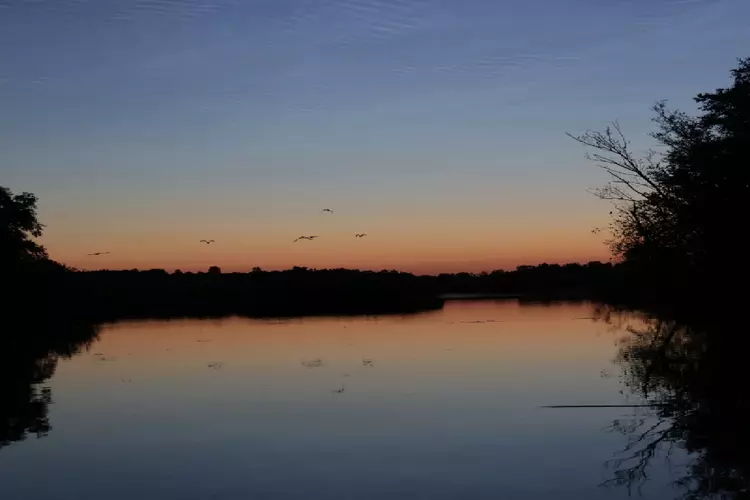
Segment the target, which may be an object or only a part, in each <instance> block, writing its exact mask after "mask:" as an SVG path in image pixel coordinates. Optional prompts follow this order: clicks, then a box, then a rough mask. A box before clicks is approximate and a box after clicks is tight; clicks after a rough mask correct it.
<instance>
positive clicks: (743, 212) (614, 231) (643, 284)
mask: <svg viewBox="0 0 750 500" xmlns="http://www.w3.org/2000/svg"><path fill="white" fill-rule="evenodd" d="M694 100H695V102H696V104H697V108H698V113H697V114H696V115H695V116H691V115H689V114H687V113H685V112H682V111H678V110H671V109H669V108H667V106H666V104H665V102H664V101H662V102H659V103H657V104H656V105H655V106H654V112H655V117H654V119H653V121H654V122H655V123H656V125H657V129H656V131H655V132H654V133H653V134H651V137H652V138H653V139H654V140H655V141H656V143H657V145H658V147H659V149H658V150H652V151H650V152H648V153H647V154H645V155H643V156H638V155H636V154H635V153H634V152H633V151H632V149H631V147H630V142H629V141H628V140H627V139H626V138H625V135H624V134H623V132H622V131H621V129H620V127H619V125H618V124H617V123H615V124H614V125H613V126H612V127H609V128H607V129H605V130H604V131H603V132H596V131H589V132H586V133H584V134H582V135H579V136H574V138H575V139H576V140H577V141H578V142H580V143H582V144H584V145H585V146H587V147H588V148H589V150H590V153H589V154H588V155H587V157H588V158H589V159H590V160H593V161H594V162H595V163H596V164H597V165H598V166H599V167H601V168H602V169H603V170H604V171H605V172H606V173H607V174H608V175H609V177H610V182H609V183H608V184H607V185H605V186H604V187H603V188H602V189H600V190H598V191H597V194H598V195H599V197H600V198H602V199H604V200H608V201H610V202H611V203H612V205H613V206H612V212H610V213H611V214H612V222H611V224H610V227H609V234H610V236H611V238H610V241H609V242H610V245H611V248H612V251H613V253H614V255H615V256H617V257H619V258H621V259H622V260H624V261H625V262H628V263H629V264H630V265H631V270H632V273H633V275H634V276H636V277H637V280H638V282H639V285H640V286H639V291H638V294H637V295H638V296H640V297H642V296H648V297H649V298H650V299H651V300H658V301H661V302H663V303H665V304H666V305H670V306H674V305H675V304H677V303H680V304H682V305H683V306H684V307H685V308H691V307H694V306H700V307H707V306H709V305H710V306H711V307H713V308H715V309H717V310H720V309H721V308H722V306H723V305H724V304H725V303H726V302H727V301H730V300H733V301H735V304H736V305H739V304H740V303H742V302H744V298H745V295H746V294H742V293H738V292H737V290H740V289H742V288H744V287H745V285H746V283H747V281H748V278H750V267H748V266H747V265H746V264H745V263H744V262H745V260H746V256H747V250H746V244H745V243H744V238H743V235H744V232H745V231H744V229H745V228H746V227H747V221H748V218H749V217H750V205H749V204H748V203H747V200H748V199H749V198H750V168H748V165H750V58H746V59H740V60H739V64H738V66H737V67H736V68H735V69H733V70H732V71H731V85H729V86H728V87H726V88H719V89H716V90H715V91H713V92H707V93H700V94H698V95H697V96H696V97H695V98H694Z"/></svg>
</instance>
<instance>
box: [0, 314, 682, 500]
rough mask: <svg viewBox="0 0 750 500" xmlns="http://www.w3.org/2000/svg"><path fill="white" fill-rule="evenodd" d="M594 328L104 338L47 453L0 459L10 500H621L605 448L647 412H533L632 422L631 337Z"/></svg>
mask: <svg viewBox="0 0 750 500" xmlns="http://www.w3.org/2000/svg"><path fill="white" fill-rule="evenodd" d="M593 310H594V306H593V305H591V304H585V303H560V304H552V305H542V304H539V305H534V304H531V305H520V304H519V303H518V302H516V301H513V300H484V301H448V302H446V305H445V308H444V309H442V310H439V311H432V312H427V313H422V314H415V315H409V316H392V317H391V316H378V317H346V318H303V319H292V320H251V319H245V318H227V319H221V320H172V321H128V322H121V323H117V324H111V325H105V326H104V327H103V328H102V329H101V333H100V337H99V340H97V341H96V342H94V343H93V344H92V345H91V346H90V348H88V349H87V350H84V351H82V352H81V353H80V354H78V355H76V356H73V357H72V358H71V359H65V360H63V359H61V360H59V362H58V365H57V369H56V370H55V373H54V375H53V376H52V377H51V378H49V379H48V380H46V381H44V382H42V385H43V386H44V387H46V388H49V391H50V397H51V401H52V402H51V404H50V405H49V422H50V425H51V429H50V430H49V432H48V433H47V435H46V436H44V437H42V438H40V439H36V437H35V436H33V435H31V436H29V437H28V438H27V439H25V440H23V441H17V442H13V443H12V444H9V445H8V446H5V447H3V448H1V449H0V485H2V489H0V491H2V498H3V499H9V500H10V499H13V500H15V499H29V500H35V499H45V500H47V499H61V498H71V499H79V500H82V499H103V498H107V499H128V500H130V499H136V498H138V499H151V498H153V499H193V498H195V499H250V498H253V499H265V498H268V499H317V498H320V499H386V498H399V499H401V498H403V499H490V498H492V499H505V498H509V499H541V498H554V499H558V498H570V499H584V500H585V499H595V498H597V499H598V498H626V497H627V496H628V491H627V489H625V488H607V487H601V486H599V484H600V483H602V482H603V481H605V480H607V479H609V478H611V477H612V475H613V470H612V469H611V468H606V467H605V462H606V461H607V460H610V459H612V458H613V457H614V456H615V455H616V453H617V452H619V451H621V450H622V449H623V448H624V447H625V446H626V445H627V439H626V437H625V436H623V435H622V434H619V433H617V432H612V431H608V430H607V428H608V427H610V426H611V425H612V423H613V421H615V420H620V421H629V420H632V419H633V418H636V419H637V418H644V419H648V417H647V416H646V415H645V411H644V410H643V409H640V408H583V409H551V408H541V406H544V405H559V404H562V405H575V404H626V403H638V402H639V401H637V400H636V399H635V398H633V397H632V396H631V397H629V396H628V392H627V390H625V389H624V386H623V385H622V381H621V379H620V373H621V370H622V368H621V367H620V366H619V365H617V364H615V363H614V362H613V360H614V358H615V356H616V353H617V349H618V341H620V340H621V339H622V338H623V337H625V336H627V335H628V334H627V332H625V331H624V330H623V329H622V327H613V326H612V325H610V324H607V323H604V322H602V321H595V320H593V319H592V315H593V314H594V313H593ZM684 462H685V457H684V455H682V456H680V455H679V453H676V454H675V455H673V457H672V461H671V464H668V463H666V462H664V461H658V460H657V461H656V462H654V464H653V466H652V468H651V469H650V471H649V481H648V482H647V483H646V485H645V486H644V487H643V489H642V492H641V495H642V498H654V499H657V498H658V499H665V498H673V497H675V496H676V494H675V491H674V488H673V487H672V486H671V485H670V482H671V481H672V479H673V475H674V474H675V473H676V472H680V470H682V469H681V468H680V467H681V464H684ZM683 468H684V467H683ZM634 494H636V493H635V492H634Z"/></svg>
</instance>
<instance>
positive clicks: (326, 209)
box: [321, 208, 333, 213]
mask: <svg viewBox="0 0 750 500" xmlns="http://www.w3.org/2000/svg"><path fill="white" fill-rule="evenodd" d="M321 212H329V213H333V210H331V209H330V208H324V209H323V210H321Z"/></svg>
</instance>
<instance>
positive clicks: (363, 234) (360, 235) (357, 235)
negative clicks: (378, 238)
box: [354, 233, 367, 238]
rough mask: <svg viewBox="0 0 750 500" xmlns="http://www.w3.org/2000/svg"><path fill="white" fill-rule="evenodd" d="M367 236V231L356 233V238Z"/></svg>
mask: <svg viewBox="0 0 750 500" xmlns="http://www.w3.org/2000/svg"><path fill="white" fill-rule="evenodd" d="M365 236H367V233H357V234H355V235H354V237H355V238H364V237H365Z"/></svg>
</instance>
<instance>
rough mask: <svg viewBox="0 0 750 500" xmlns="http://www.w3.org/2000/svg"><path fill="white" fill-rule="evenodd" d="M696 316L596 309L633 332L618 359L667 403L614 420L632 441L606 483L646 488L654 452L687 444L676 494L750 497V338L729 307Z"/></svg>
mask: <svg viewBox="0 0 750 500" xmlns="http://www.w3.org/2000/svg"><path fill="white" fill-rule="evenodd" d="M694 316H695V315H691V317H690V318H689V319H688V318H686V317H685V316H678V315H672V316H671V317H669V318H665V317H663V316H656V315H647V314H643V313H634V312H629V311H626V310H617V309H614V308H611V307H600V308H598V309H597V311H596V317H597V318H598V319H599V320H602V321H605V322H607V323H610V324H613V325H615V326H618V327H623V328H625V329H626V330H628V332H629V335H628V336H627V337H626V338H624V339H623V340H622V341H621V345H620V347H619V350H618V354H617V359H616V361H617V363H618V364H620V366H621V367H622V370H623V382H624V384H625V386H626V387H627V389H628V391H629V392H630V394H632V395H634V396H636V397H638V398H642V399H644V400H646V401H649V402H653V403H654V404H655V405H656V404H658V405H660V406H654V407H653V408H652V409H651V410H648V411H647V412H645V414H644V415H643V418H634V419H631V420H627V421H615V422H614V423H613V425H612V430H613V431H616V432H620V433H622V434H623V435H625V436H627V439H628V443H627V445H626V446H625V448H624V449H622V450H620V452H619V453H617V454H616V456H615V458H614V459H613V460H611V461H609V462H608V463H607V465H608V466H610V467H611V468H612V469H613V470H614V475H613V477H612V478H611V479H609V480H608V481H606V482H605V483H604V484H605V485H608V486H612V485H614V486H623V487H627V488H628V490H629V491H632V490H633V488H636V489H637V488H640V486H641V485H643V483H644V482H645V481H647V480H648V471H649V466H650V465H651V464H653V462H654V460H655V459H657V458H665V459H667V460H668V459H669V458H670V456H671V453H672V451H673V450H674V449H675V448H682V449H684V450H685V451H686V452H688V453H689V457H688V459H689V462H688V464H687V466H686V467H685V473H684V474H683V475H682V477H681V478H680V479H678V480H677V482H676V486H677V487H678V491H679V494H678V495H677V498H681V499H688V500H693V499H707V498H711V499H744V498H750V491H749V489H750V427H749V425H750V396H749V395H748V392H747V383H748V380H750V378H749V377H748V372H750V369H748V350H747V348H748V346H749V345H750V340H748V338H747V336H746V335H747V332H746V331H745V330H746V328H745V327H744V326H741V325H740V324H739V323H738V322H737V321H736V320H734V321H732V319H734V318H731V317H729V316H730V315H727V317H721V318H711V319H706V318H695V317H694ZM634 325H637V326H634Z"/></svg>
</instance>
